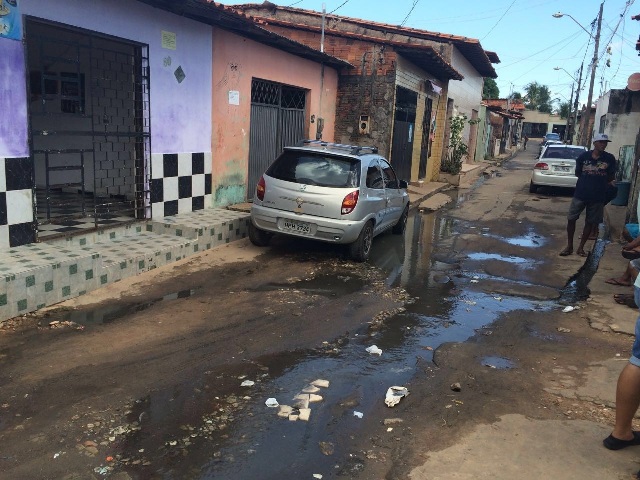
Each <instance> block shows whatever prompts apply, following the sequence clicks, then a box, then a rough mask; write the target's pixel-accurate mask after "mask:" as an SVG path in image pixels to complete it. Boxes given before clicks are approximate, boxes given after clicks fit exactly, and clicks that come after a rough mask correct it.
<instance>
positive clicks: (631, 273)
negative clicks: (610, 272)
mask: <svg viewBox="0 0 640 480" xmlns="http://www.w3.org/2000/svg"><path fill="white" fill-rule="evenodd" d="M637 261H638V260H632V261H630V262H629V263H627V268H626V269H625V271H624V273H623V274H622V275H620V276H619V277H611V278H608V279H607V280H605V283H609V284H611V285H620V286H623V287H628V286H631V285H633V282H635V281H636V277H637V276H638V270H637V267H636V264H634V263H633V262H637Z"/></svg>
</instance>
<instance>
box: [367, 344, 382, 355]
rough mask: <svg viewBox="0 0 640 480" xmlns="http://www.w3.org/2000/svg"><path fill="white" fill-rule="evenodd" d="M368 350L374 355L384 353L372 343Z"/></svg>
mask: <svg viewBox="0 0 640 480" xmlns="http://www.w3.org/2000/svg"><path fill="white" fill-rule="evenodd" d="M366 350H367V352H369V353H370V354H372V355H382V350H380V349H379V348H378V347H377V346H376V345H371V346H370V347H367V348H366Z"/></svg>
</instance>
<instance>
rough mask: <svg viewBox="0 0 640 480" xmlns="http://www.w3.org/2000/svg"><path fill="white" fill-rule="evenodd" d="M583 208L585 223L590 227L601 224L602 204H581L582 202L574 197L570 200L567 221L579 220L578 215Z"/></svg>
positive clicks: (602, 216) (602, 215)
mask: <svg viewBox="0 0 640 480" xmlns="http://www.w3.org/2000/svg"><path fill="white" fill-rule="evenodd" d="M585 208H586V209H587V217H586V221H587V223H590V224H592V225H598V224H600V223H602V220H603V219H604V204H603V203H593V202H583V201H582V200H579V199H577V198H575V197H574V198H573V199H572V200H571V205H570V206H569V214H568V215H567V219H569V220H577V219H578V218H580V214H581V213H582V211H583V210H584V209H585Z"/></svg>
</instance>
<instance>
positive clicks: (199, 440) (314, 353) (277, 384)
mask: <svg viewBox="0 0 640 480" xmlns="http://www.w3.org/2000/svg"><path fill="white" fill-rule="evenodd" d="M462 200H464V199H462ZM458 227H459V225H458V224H457V223H456V221H454V220H452V219H451V218H450V217H448V216H447V215H446V212H436V213H428V214H418V213H414V214H412V215H411V217H410V219H409V223H408V228H407V232H406V236H405V238H404V239H403V238H399V237H398V236H395V235H390V234H389V235H383V236H382V237H380V238H377V239H376V240H375V242H374V247H373V251H372V257H371V260H370V263H372V264H374V265H376V266H378V267H379V268H380V269H381V270H382V271H383V272H384V273H385V275H386V283H387V285H389V286H402V287H403V288H404V289H406V290H407V292H408V293H409V294H410V295H411V297H412V302H411V303H409V304H408V305H407V306H406V309H405V310H403V311H401V312H399V313H396V314H395V315H393V316H392V317H391V318H389V319H387V320H385V322H384V324H383V325H382V327H381V328H377V329H371V328H369V326H363V327H362V328H361V329H360V330H358V331H353V332H349V333H348V334H346V335H345V336H344V337H343V338H340V339H337V340H336V339H327V340H328V341H329V343H327V344H326V345H324V346H323V347H321V348H318V349H315V350H308V351H295V352H283V353H281V354H279V355H273V356H270V357H267V358H261V359H258V360H257V361H255V362H253V363H252V365H250V366H248V371H243V372H229V371H219V372H208V374H207V375H205V376H203V377H202V378H195V379H190V380H189V381H188V382H185V384H184V385H181V386H179V387H176V388H174V389H173V390H172V391H171V392H166V391H162V392H154V393H152V394H151V395H150V396H149V397H148V398H146V399H141V400H140V401H139V402H138V406H139V408H138V409H137V410H135V412H134V414H133V416H134V417H138V418H143V419H145V422H146V425H145V428H143V429H142V431H137V432H136V433H135V438H132V439H131V442H130V445H131V456H132V458H134V455H135V450H136V449H137V450H140V449H141V448H142V449H144V448H145V447H146V448H147V449H151V448H154V445H155V446H156V447H155V448H157V444H158V442H161V443H162V444H163V445H162V447H161V450H162V460H159V459H157V458H156V459H155V460H154V461H152V463H151V465H148V466H147V467H145V468H144V470H143V471H144V472H146V474H148V475H151V474H152V472H153V473H155V474H159V475H161V476H162V478H205V479H213V478H225V479H247V478H263V479H271V478H273V479H276V478H278V479H280V478H285V477H288V478H313V475H314V474H320V475H322V476H323V478H325V479H327V478H335V477H337V476H347V477H354V476H356V475H357V473H358V472H359V470H360V469H361V468H362V465H363V464H364V462H365V459H363V458H360V457H358V456H357V455H356V456H353V455H352V454H351V453H350V452H348V451H346V450H345V448H346V445H348V444H349V443H350V442H352V441H353V439H354V438H357V436H358V435H359V432H360V431H361V429H362V428H363V426H364V425H365V422H367V421H374V422H380V421H381V419H380V418H373V416H372V412H373V410H374V407H375V406H377V405H380V404H381V402H383V400H384V397H385V392H386V391H387V389H388V387H390V386H392V385H398V386H406V387H407V388H408V389H409V391H411V379H412V378H413V377H414V375H415V373H416V371H417V369H418V368H419V367H420V366H422V367H424V365H425V364H429V363H431V362H433V352H434V351H435V350H436V349H437V348H438V347H439V346H440V345H442V344H443V343H445V342H461V341H465V340H466V339H468V338H470V337H472V336H474V335H476V334H490V333H491V324H492V322H494V321H495V320H496V319H497V318H498V317H499V316H500V315H501V314H504V313H506V312H511V311H514V310H545V309H550V308H554V307H557V305H556V304H554V303H551V302H540V301H533V300H528V299H523V298H519V297H515V296H505V295H495V294H488V293H485V292H484V291H483V290H482V289H481V288H480V287H481V284H482V282H483V281H485V280H487V279H488V276H487V275H486V273H484V272H483V271H481V263H482V261H484V260H490V261H493V262H506V263H507V264H511V265H514V266H517V267H519V268H520V267H522V265H523V264H527V263H530V262H531V259H528V258H526V257H524V256H523V257H512V256H506V255H501V254H499V253H496V252H474V253H472V254H470V255H469V256H468V258H467V259H466V260H465V262H464V263H463V264H461V263H460V262H459V259H447V258H438V260H435V259H434V258H433V257H434V256H433V252H434V249H435V246H436V245H437V244H438V242H439V241H441V240H444V239H447V238H448V237H450V236H452V235H455V234H456V231H457V229H458ZM482 233H483V234H487V235H493V236H494V237H495V238H496V239H499V240H500V241H503V242H504V243H505V244H510V245H518V246H523V247H527V248H532V249H534V248H539V247H540V246H541V245H543V244H544V242H545V240H544V238H541V237H540V236H538V235H537V234H536V233H535V232H534V231H528V232H526V233H525V234H522V235H519V236H517V237H514V238H502V237H500V236H499V235H497V234H496V233H491V232H482ZM462 265H464V267H463V266H462ZM475 267H477V269H478V270H474V268H475ZM362 287H363V285H362V283H360V282H359V281H352V280H351V279H348V278H346V279H345V278H338V277H328V276H325V277H319V278H316V279H314V280H312V281H308V280H303V281H300V282H299V284H293V285H291V284H287V285H280V284H278V283H273V284H270V285H267V286H265V287H262V288H264V289H280V288H288V289H299V290H306V291H311V292H313V293H316V294H321V295H326V296H334V295H340V294H342V293H343V292H344V291H346V290H348V291H349V292H356V291H358V290H359V289H360V288H362ZM372 345H376V346H377V347H378V348H379V349H381V350H382V354H381V355H375V354H370V353H368V352H367V351H366V348H367V347H370V346H372ZM482 361H483V362H485V364H486V365H487V367H493V368H517V364H515V363H514V362H513V361H512V360H511V359H508V358H504V357H487V358H485V359H482ZM316 379H325V380H328V381H329V382H330V385H329V387H328V388H320V390H319V391H318V392H316V393H317V394H318V395H321V396H322V397H323V399H322V401H321V402H318V403H312V404H310V408H311V416H310V420H309V422H303V421H300V420H298V421H295V422H294V421H289V419H286V418H280V417H278V416H277V415H276V409H272V408H268V407H267V406H266V405H265V400H266V399H267V398H270V397H272V398H276V399H277V401H278V402H279V403H280V404H288V405H291V404H292V399H293V397H294V396H295V395H297V394H298V393H300V391H301V390H302V389H303V388H305V387H307V386H308V384H309V382H312V381H314V380H316ZM244 380H251V381H253V382H255V383H254V385H252V386H250V387H241V386H240V385H241V382H242V381H244ZM194 392H197V393H194ZM211 392H215V393H211ZM354 412H358V413H359V414H362V418H360V417H359V416H356V415H355V414H354ZM389 415H390V416H393V411H390V414H389ZM145 422H142V423H143V424H145ZM160 464H161V466H160ZM131 472H132V473H137V474H140V473H141V471H140V470H139V467H131Z"/></svg>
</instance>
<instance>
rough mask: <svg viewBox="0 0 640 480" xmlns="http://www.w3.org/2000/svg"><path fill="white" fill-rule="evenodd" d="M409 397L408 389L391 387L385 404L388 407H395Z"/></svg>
mask: <svg viewBox="0 0 640 480" xmlns="http://www.w3.org/2000/svg"><path fill="white" fill-rule="evenodd" d="M407 395H409V390H407V388H406V387H395V386H394V387H389V389H388V390H387V394H386V395H385V398H384V403H386V404H387V407H394V406H396V405H397V404H398V403H399V402H400V400H401V399H402V397H406V396H407Z"/></svg>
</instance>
